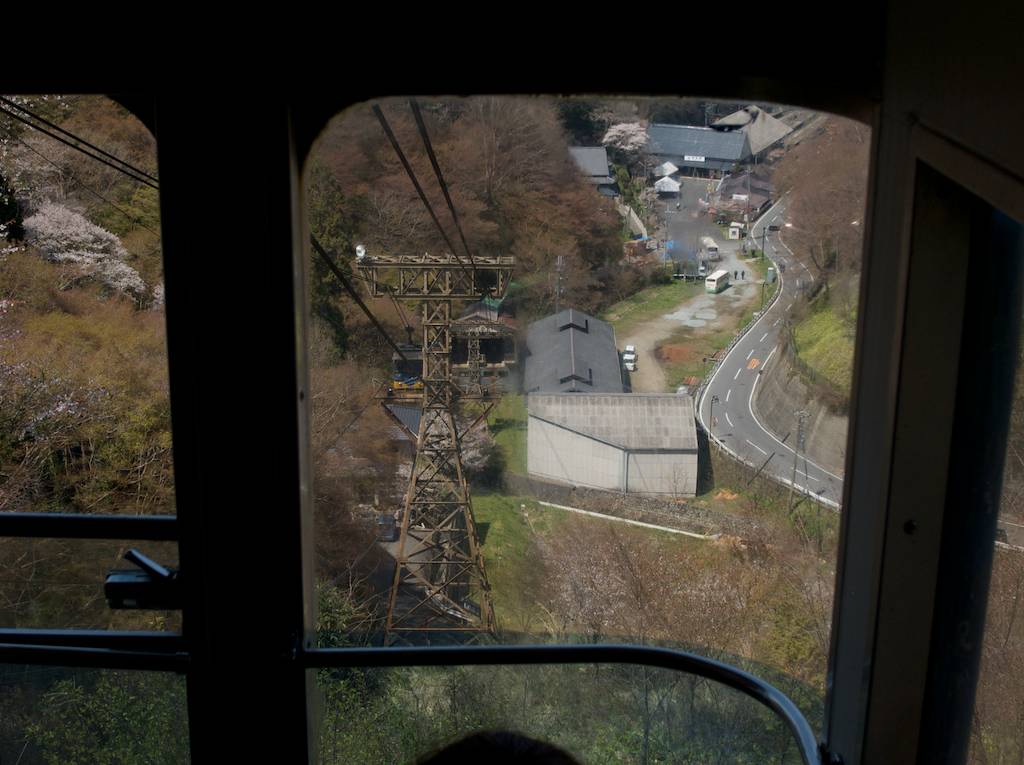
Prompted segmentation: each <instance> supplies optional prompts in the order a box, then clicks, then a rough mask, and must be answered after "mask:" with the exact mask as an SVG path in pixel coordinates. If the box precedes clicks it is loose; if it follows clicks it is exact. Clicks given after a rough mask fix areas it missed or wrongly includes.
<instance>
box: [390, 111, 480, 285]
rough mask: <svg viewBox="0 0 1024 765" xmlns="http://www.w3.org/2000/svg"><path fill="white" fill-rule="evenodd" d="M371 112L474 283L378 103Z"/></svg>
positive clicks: (454, 253)
mask: <svg viewBox="0 0 1024 765" xmlns="http://www.w3.org/2000/svg"><path fill="white" fill-rule="evenodd" d="M373 113H374V114H375V115H377V120H378V121H379V122H380V126H381V127H382V128H383V129H384V135H386V136H387V138H388V140H389V141H390V142H391V148H392V149H394V150H395V154H397V155H398V159H399V161H400V162H401V163H402V167H404V168H405V172H406V174H407V175H408V176H409V180H410V181H412V185H413V188H415V189H416V193H417V194H419V197H420V201H421V202H422V203H423V206H424V207H426V208H427V212H428V213H430V219H431V220H432V221H434V226H436V227H437V230H438V231H439V232H440V234H441V238H442V239H444V241H445V244H447V245H448V249H449V250H450V251H451V253H452V256H453V257H454V258H455V262H456V263H458V264H459V267H460V268H461V269H462V272H463V273H464V274H465V275H466V276H467V277H469V279H470V284H473V283H474V280H473V275H472V274H471V273H470V272H469V271H468V270H467V269H466V266H465V264H464V263H463V262H462V258H460V257H459V254H458V252H456V250H455V245H453V244H452V241H451V239H449V238H448V234H447V233H445V230H444V227H443V226H442V225H441V221H439V220H438V219H437V215H436V214H435V213H434V208H433V207H432V206H431V204H430V200H429V199H427V195H426V194H425V193H423V187H422V186H420V182H419V180H417V178H416V173H415V172H414V171H413V169H412V165H410V164H409V160H408V159H406V158H405V153H404V152H403V151H402V147H401V146H399V145H398V139H397V138H395V134H394V133H393V132H392V130H391V126H390V125H389V124H388V121H387V118H386V117H385V116H384V112H383V111H381V108H380V106H379V105H377V104H374V105H373Z"/></svg>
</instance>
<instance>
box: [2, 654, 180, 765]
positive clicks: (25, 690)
mask: <svg viewBox="0 0 1024 765" xmlns="http://www.w3.org/2000/svg"><path fill="white" fill-rule="evenodd" d="M188 741H189V740H188V718H187V715H186V709H185V681H184V678H182V677H181V676H178V675H172V674H165V673H157V672H122V671H115V670H94V669H81V668H66V667H39V666H26V665H11V664H5V665H0V761H2V762H11V763H22V765H28V764H31V763H56V762H60V763H96V762H126V763H127V762H149V763H167V764H168V765H170V764H171V763H182V762H188V761H189V751H188Z"/></svg>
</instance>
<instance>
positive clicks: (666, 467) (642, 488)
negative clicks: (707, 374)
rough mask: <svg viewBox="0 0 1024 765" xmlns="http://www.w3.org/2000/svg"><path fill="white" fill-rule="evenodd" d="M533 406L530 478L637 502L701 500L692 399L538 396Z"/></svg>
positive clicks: (529, 405)
mask: <svg viewBox="0 0 1024 765" xmlns="http://www.w3.org/2000/svg"><path fill="white" fill-rule="evenodd" d="M526 406H527V418H528V419H527V444H526V455H527V472H528V473H529V474H530V476H531V477H534V478H539V479H541V480H545V481H551V482H553V483H558V484H563V485H569V486H584V487H587V488H593V489H603V490H605V491H616V492H623V493H632V494H645V495H655V496H671V497H692V496H694V495H695V494H696V492H697V464H698V463H697V460H698V457H697V426H696V421H695V420H694V413H693V399H692V398H690V396H688V395H685V394H681V395H679V394H677V395H672V394H660V393H575V394H566V393H531V394H530V395H529V396H528V397H527V405H526Z"/></svg>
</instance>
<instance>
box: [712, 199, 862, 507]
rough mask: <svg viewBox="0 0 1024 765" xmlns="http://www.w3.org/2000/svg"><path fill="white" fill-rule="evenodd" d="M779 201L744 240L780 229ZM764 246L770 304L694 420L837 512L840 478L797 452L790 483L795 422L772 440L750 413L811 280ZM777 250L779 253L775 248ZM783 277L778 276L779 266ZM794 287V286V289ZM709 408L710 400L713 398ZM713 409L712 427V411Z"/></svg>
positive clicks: (785, 252)
mask: <svg viewBox="0 0 1024 765" xmlns="http://www.w3.org/2000/svg"><path fill="white" fill-rule="evenodd" d="M782 204H783V202H782V201H781V200H780V201H779V202H776V203H775V205H774V206H773V207H772V208H771V209H770V210H768V212H766V213H765V214H764V215H762V216H761V217H760V218H759V219H758V221H757V222H756V223H755V224H754V225H753V226H751V230H750V238H749V241H751V242H754V241H757V240H759V239H760V238H761V235H762V231H763V228H764V227H765V226H767V225H769V224H771V223H776V224H781V222H782V216H783V214H784V209H781V208H780V206H781V205H782ZM767 241H768V242H769V243H770V244H769V245H766V246H767V247H770V248H771V250H773V252H772V254H771V260H773V261H774V262H775V266H776V272H777V273H778V279H779V291H778V293H777V296H776V298H775V300H774V301H773V302H772V304H771V305H770V306H769V307H768V309H767V310H766V311H765V312H764V313H763V314H762V315H761V317H760V318H758V319H757V321H755V322H753V323H752V324H750V325H749V326H748V327H747V329H746V331H745V332H743V333H741V335H740V336H738V337H737V338H736V340H734V341H733V345H732V348H731V349H730V350H729V351H728V353H727V354H726V356H725V358H724V359H722V361H721V362H720V363H719V364H718V366H717V367H716V369H715V370H714V371H713V372H712V374H711V378H710V380H709V381H708V383H707V385H705V386H704V388H703V390H702V392H701V394H700V397H699V400H698V404H697V417H698V420H699V421H700V424H701V427H703V428H704V431H705V432H706V433H708V435H709V436H710V437H711V440H712V441H713V442H714V443H715V444H717V445H718V446H719V447H720V448H721V449H723V450H724V451H726V452H727V453H729V454H731V455H732V456H733V457H735V458H736V459H738V460H740V461H742V462H745V463H746V464H748V465H750V466H751V467H754V468H755V469H759V468H761V467H762V465H763V466H764V468H763V472H764V473H766V474H768V475H769V476H771V477H772V478H774V479H775V480H777V481H779V482H780V483H783V484H785V485H787V486H789V485H792V486H793V487H794V489H795V491H797V492H800V493H801V494H807V495H810V496H812V497H814V498H816V499H817V500H818V501H820V502H822V503H824V504H826V505H828V506H829V507H832V508H835V509H839V505H840V503H841V502H842V499H843V479H842V477H841V476H838V475H836V474H835V473H832V472H829V471H828V470H826V469H825V468H824V467H822V466H821V465H818V464H817V463H815V462H814V461H812V460H810V459H808V458H807V457H806V456H805V455H804V453H803V450H800V454H799V458H798V459H797V460H796V462H797V464H796V473H795V480H794V472H793V462H794V457H795V456H797V455H796V447H797V443H796V441H797V417H796V413H794V416H793V428H792V430H791V431H790V432H789V433H788V434H782V435H777V434H775V433H773V432H771V431H770V430H768V428H766V427H765V426H764V425H763V424H762V423H761V421H760V420H759V419H758V416H757V414H756V411H755V408H754V394H755V393H756V392H757V385H758V381H759V380H760V379H761V374H762V372H763V371H764V369H765V368H766V366H767V365H768V364H770V363H772V362H773V360H774V359H775V358H776V357H777V355H778V353H779V337H780V335H781V332H782V329H783V324H784V320H785V318H786V317H787V316H788V315H789V313H790V311H791V309H792V307H793V304H794V302H795V301H796V300H797V299H798V297H799V293H800V290H801V288H802V287H803V286H804V284H806V283H807V282H813V281H814V275H813V274H812V273H811V271H810V270H809V269H808V268H807V266H806V265H804V264H803V263H801V262H800V261H798V260H797V258H796V256H795V255H793V252H792V251H791V250H790V249H789V247H787V246H786V244H785V242H783V241H782V238H781V237H779V236H775V237H772V236H771V234H768V238H767ZM775 242H778V243H779V244H780V245H782V250H779V249H778V248H777V247H775ZM780 263H781V264H782V265H783V266H784V267H785V274H782V273H779V268H778V266H779V264H780ZM798 283H799V285H800V286H799V287H798ZM716 397H717V400H715V402H714V405H713V407H712V399H713V398H716ZM712 408H714V422H712V420H711V410H712Z"/></svg>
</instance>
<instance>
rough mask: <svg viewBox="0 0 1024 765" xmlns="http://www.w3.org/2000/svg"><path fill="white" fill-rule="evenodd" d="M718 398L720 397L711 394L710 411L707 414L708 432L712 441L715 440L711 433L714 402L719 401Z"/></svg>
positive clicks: (713, 426) (713, 419)
mask: <svg viewBox="0 0 1024 765" xmlns="http://www.w3.org/2000/svg"><path fill="white" fill-rule="evenodd" d="M719 400H720V399H719V398H718V396H712V397H711V411H710V413H709V414H708V419H709V420H710V422H709V423H708V433H709V434H710V435H711V440H712V441H714V440H715V439H714V433H712V431H713V430H714V428H715V404H717V403H718V402H719Z"/></svg>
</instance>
